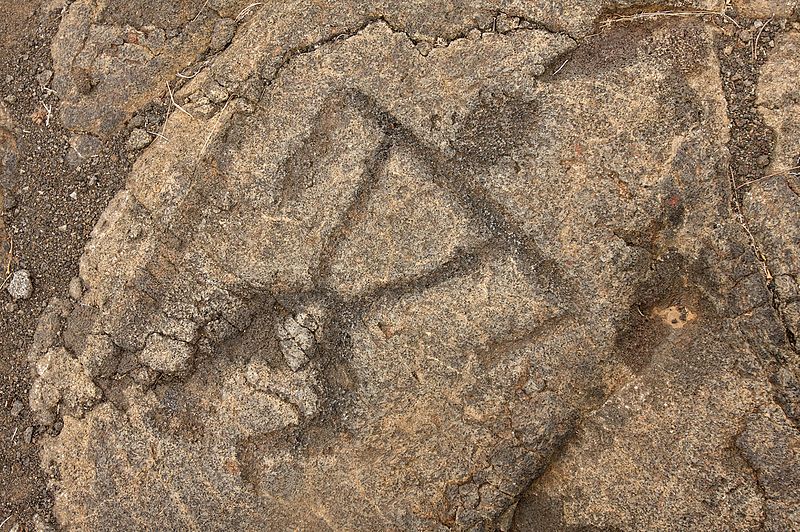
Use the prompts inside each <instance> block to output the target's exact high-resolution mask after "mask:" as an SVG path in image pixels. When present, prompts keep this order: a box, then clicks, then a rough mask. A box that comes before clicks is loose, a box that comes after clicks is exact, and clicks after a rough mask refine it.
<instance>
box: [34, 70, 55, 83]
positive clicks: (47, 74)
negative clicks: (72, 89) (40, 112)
mask: <svg viewBox="0 0 800 532" xmlns="http://www.w3.org/2000/svg"><path fill="white" fill-rule="evenodd" d="M51 79H53V71H52V70H43V71H41V72H39V73H38V74H36V81H38V82H39V86H40V87H47V84H48V83H50V80H51Z"/></svg>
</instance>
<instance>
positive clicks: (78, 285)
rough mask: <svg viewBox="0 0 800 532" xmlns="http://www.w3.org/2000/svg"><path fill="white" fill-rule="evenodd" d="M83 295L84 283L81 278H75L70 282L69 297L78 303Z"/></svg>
mask: <svg viewBox="0 0 800 532" xmlns="http://www.w3.org/2000/svg"><path fill="white" fill-rule="evenodd" d="M82 295H83V281H81V278H80V277H73V278H72V280H71V281H70V282H69V297H71V298H72V299H74V300H75V301H78V300H79V299H80V298H81V296H82Z"/></svg>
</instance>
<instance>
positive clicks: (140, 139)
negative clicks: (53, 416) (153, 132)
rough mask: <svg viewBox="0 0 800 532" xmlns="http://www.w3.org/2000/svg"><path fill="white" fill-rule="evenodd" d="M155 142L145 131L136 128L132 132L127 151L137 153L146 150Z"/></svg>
mask: <svg viewBox="0 0 800 532" xmlns="http://www.w3.org/2000/svg"><path fill="white" fill-rule="evenodd" d="M151 142H153V137H152V136H150V133H148V132H147V131H145V130H144V129H140V128H138V127H137V128H135V129H134V130H133V131H131V136H130V137H128V141H127V142H126V143H125V149H126V150H128V151H137V150H141V149H143V148H146V147H147V146H149V145H150V143H151Z"/></svg>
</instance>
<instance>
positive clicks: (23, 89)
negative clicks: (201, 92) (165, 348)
mask: <svg viewBox="0 0 800 532" xmlns="http://www.w3.org/2000/svg"><path fill="white" fill-rule="evenodd" d="M0 13H2V15H0V35H1V36H0V100H3V99H5V100H4V101H2V103H3V104H4V105H5V107H6V108H7V109H8V111H9V112H10V114H11V115H12V117H13V121H14V124H15V126H16V127H15V132H16V134H17V137H16V143H17V153H18V154H19V157H18V158H17V175H18V178H17V181H16V183H14V185H13V186H12V187H11V189H10V190H8V191H6V198H5V201H6V205H7V206H10V207H11V208H9V209H8V210H7V212H6V213H5V225H6V233H7V235H8V237H10V238H9V239H8V240H7V242H9V241H10V240H13V261H12V262H11V264H10V267H11V268H12V270H16V269H20V268H24V269H27V270H28V271H30V272H31V277H32V281H33V285H34V292H33V296H32V297H31V298H30V299H28V300H20V301H17V302H12V301H11V300H10V298H9V297H8V294H6V293H5V289H3V294H2V296H0V435H1V436H0V437H2V440H3V443H2V445H0V522H2V520H3V519H5V518H6V517H11V519H9V521H7V522H5V524H4V528H2V529H3V530H9V529H10V528H11V527H13V526H14V525H15V524H17V523H18V524H20V525H21V526H22V528H21V529H22V530H24V529H26V528H29V527H30V526H31V524H32V523H35V522H37V521H40V522H52V516H51V512H50V507H51V504H52V499H51V494H50V493H49V492H48V491H47V489H46V484H45V478H44V475H43V473H42V471H41V469H40V466H39V458H38V451H37V446H36V441H37V436H38V435H39V434H38V429H35V430H34V432H33V434H32V439H31V441H25V433H26V430H29V428H30V427H34V426H35V424H34V422H33V420H32V418H31V414H30V410H29V408H28V400H27V395H28V389H29V387H30V381H29V370H28V363H27V354H26V353H27V349H28V346H29V345H30V342H31V338H32V336H33V332H34V329H35V324H36V318H37V317H38V315H39V314H40V313H41V311H42V310H43V309H44V307H45V306H46V305H47V302H48V301H49V299H50V298H52V297H53V296H65V294H66V292H65V290H66V287H67V286H68V283H69V281H70V279H71V278H73V277H74V276H76V275H77V273H78V258H79V257H80V255H81V252H82V250H83V246H84V244H85V242H86V240H87V238H88V237H89V234H90V232H91V230H92V227H93V226H94V224H95V222H96V221H97V218H98V216H99V214H100V212H101V211H102V210H103V208H104V207H105V206H106V205H107V203H108V201H109V199H110V198H111V197H112V196H113V195H114V193H115V192H116V191H117V190H118V189H119V187H120V186H121V183H122V182H123V181H124V177H125V175H126V174H127V173H128V171H129V170H130V165H131V160H130V159H129V157H128V154H127V153H126V152H125V151H124V147H123V145H124V141H125V139H124V138H114V139H111V140H109V141H107V142H105V143H103V144H102V145H101V146H100V148H99V149H98V150H97V152H96V153H95V154H94V156H91V157H87V158H85V159H80V158H79V157H78V158H76V157H75V156H76V154H75V153H71V152H73V151H74V150H72V148H71V147H70V144H69V139H70V137H71V133H69V132H68V131H65V130H64V129H63V128H61V127H60V126H59V120H58V118H57V112H58V104H57V102H56V101H55V99H54V98H52V96H50V97H48V94H47V92H46V91H44V90H43V89H42V87H41V85H40V82H39V80H37V75H40V74H41V73H42V72H43V71H45V70H52V64H51V63H52V62H51V58H50V43H51V40H52V38H53V36H54V35H55V32H56V30H57V27H58V24H59V20H60V10H59V9H55V10H52V11H47V10H44V9H43V8H42V7H41V6H37V5H36V3H35V2H13V1H5V0H4V1H3V2H0ZM9 97H12V98H9ZM9 99H10V100H11V101H10V102H9V101H8V100H9ZM43 102H45V103H46V104H47V105H51V106H52V108H51V109H52V110H51V116H50V119H49V124H47V122H48V120H47V110H46V108H45V106H44V105H45V103H43ZM73 193H76V199H73V197H71V196H70V195H71V194H73ZM64 226H66V227H64ZM64 229H65V230H64ZM5 266H6V264H5V263H4V264H3V267H4V269H5ZM3 277H5V275H4V276H3ZM15 401H21V402H22V404H23V405H24V407H23V409H22V411H21V412H20V413H19V414H18V415H17V416H12V415H11V413H10V412H11V408H12V406H13V404H14V402H15Z"/></svg>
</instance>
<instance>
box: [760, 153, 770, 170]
mask: <svg viewBox="0 0 800 532" xmlns="http://www.w3.org/2000/svg"><path fill="white" fill-rule="evenodd" d="M758 165H759V166H760V167H761V168H766V167H767V166H769V155H762V156H760V157H759V158H758Z"/></svg>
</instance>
